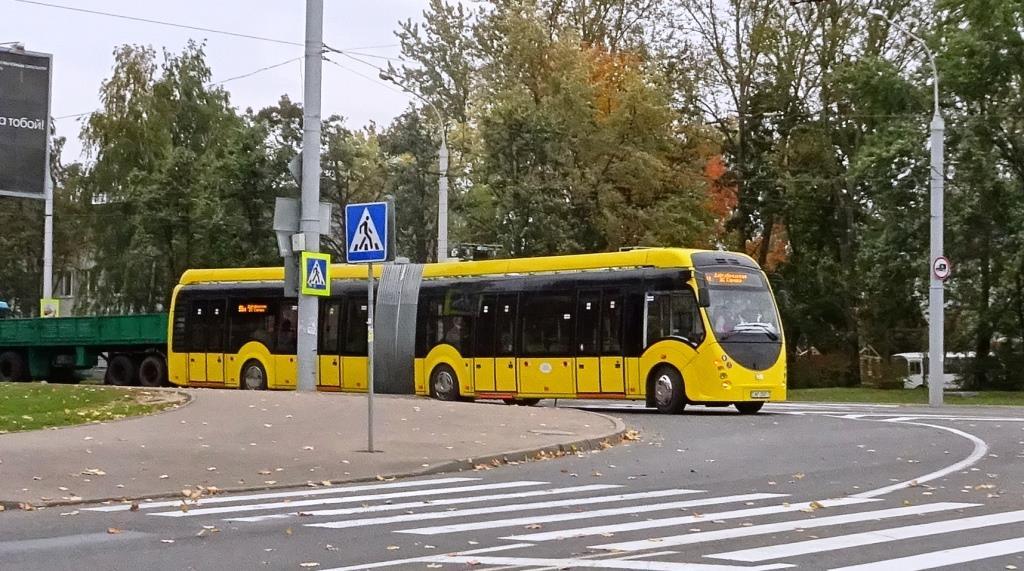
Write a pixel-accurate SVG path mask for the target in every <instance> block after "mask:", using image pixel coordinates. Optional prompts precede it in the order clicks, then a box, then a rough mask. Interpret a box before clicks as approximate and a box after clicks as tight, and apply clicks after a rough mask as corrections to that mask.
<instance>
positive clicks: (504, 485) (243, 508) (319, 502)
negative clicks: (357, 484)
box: [152, 480, 547, 517]
mask: <svg viewBox="0 0 1024 571" xmlns="http://www.w3.org/2000/svg"><path fill="white" fill-rule="evenodd" d="M544 484H547V482H536V481H532V480H523V481H516V482H498V483H495V484H478V485H474V486H461V487H456V488H436V489H430V490H410V491H406V492H388V493H386V494H367V495H362V496H342V497H340V498H320V499H315V500H300V501H284V502H272V503H265V504H243V505H240V506H223V507H219V508H205V509H204V508H200V509H190V510H188V511H181V510H173V511H169V512H157V513H155V514H152V515H158V516H164V517H194V516H200V515H211V514H222V513H231V512H252V511H260V510H273V509H278V508H302V507H306V506H323V505H334V504H348V503H352V502H367V501H372V500H390V499H395V498H409V497H416V496H436V495H449V494H457V493H460V492H478V491H482V490H504V489H508V488H524V487H527V486H542V485H544Z"/></svg>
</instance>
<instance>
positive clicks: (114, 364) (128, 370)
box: [103, 355, 139, 387]
mask: <svg viewBox="0 0 1024 571" xmlns="http://www.w3.org/2000/svg"><path fill="white" fill-rule="evenodd" d="M103 383H104V384H107V385H116V386H119V387H130V386H133V385H137V384H139V376H138V369H136V367H135V363H133V362H132V358H131V357H129V356H128V355H118V356H116V357H114V358H113V359H111V360H110V363H108V364H107V374H106V376H105V377H104V378H103Z"/></svg>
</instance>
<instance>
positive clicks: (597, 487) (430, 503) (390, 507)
mask: <svg viewBox="0 0 1024 571" xmlns="http://www.w3.org/2000/svg"><path fill="white" fill-rule="evenodd" d="M621 487H622V486H620V485H614V484H590V485H586V486H571V487H567V488H551V489H547V490H533V491H529V492H515V493H511V494H490V495H486V496H469V497H465V498H443V499H439V500H422V501H418V502H405V503H401V504H384V505H376V506H364V507H358V508H340V509H332V510H313V511H303V512H302V515H303V516H307V517H308V516H314V517H320V516H339V515H353V514H362V513H373V512H383V511H394V510H404V509H413V508H429V507H434V506H451V505H458V504H472V503H477V502H486V501H493V500H509V499H519V498H534V497H538V496H553V495H558V494H572V493H582V492H597V491H601V490H610V489H615V488H621ZM298 515H299V514H298V512H292V513H287V514H271V515H258V516H250V517H235V518H227V519H225V520H224V521H242V522H250V523H252V522H261V521H269V520H275V519H285V518H291V517H297V516H298Z"/></svg>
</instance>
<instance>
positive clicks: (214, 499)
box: [82, 478, 480, 512]
mask: <svg viewBox="0 0 1024 571" xmlns="http://www.w3.org/2000/svg"><path fill="white" fill-rule="evenodd" d="M479 480H480V478H437V479H435V480H412V481H408V482H390V483H387V484H369V485H366V486H348V487H344V486H336V487H329V488H308V489H305V490H301V491H289V492H270V493H265V494H246V495H243V496H228V495H224V496H210V497H206V498H202V499H201V500H199V503H200V504H202V505H207V504H223V503H228V502H248V501H252V500H272V499H279V498H300V497H306V496H323V495H329V494H344V493H347V492H367V491H370V490H386V489H396V488H414V487H418V486H436V485H440V484H455V483H458V482H476V481H479ZM181 502H182V500H171V501H164V502H139V508H141V509H144V510H149V509H154V508H171V507H178V506H180V505H181ZM190 505H192V506H194V507H197V506H198V504H193V503H190ZM82 509H83V510H85V511H93V512H123V511H128V510H129V509H131V505H129V504H117V505H113V506H101V507H96V508H82Z"/></svg>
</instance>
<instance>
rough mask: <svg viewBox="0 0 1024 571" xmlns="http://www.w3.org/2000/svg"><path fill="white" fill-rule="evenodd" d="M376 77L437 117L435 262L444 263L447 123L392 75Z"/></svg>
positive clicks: (445, 242) (446, 244)
mask: <svg viewBox="0 0 1024 571" xmlns="http://www.w3.org/2000/svg"><path fill="white" fill-rule="evenodd" d="M377 75H378V77H380V78H381V79H383V80H384V81H387V82H390V83H394V84H395V85H397V86H398V87H401V88H402V91H405V92H406V93H408V94H409V95H412V96H413V97H415V98H416V99H419V100H420V101H421V102H423V104H424V105H425V106H427V107H429V108H430V110H431V111H433V112H434V115H437V121H438V125H439V126H440V127H439V128H440V130H441V146H440V147H439V148H438V149H437V167H438V177H437V261H438V262H445V261H447V260H448V122H447V121H445V119H444V115H441V112H440V111H439V110H438V109H437V107H435V106H434V104H432V103H431V102H429V101H427V100H426V99H424V98H423V96H421V95H420V94H419V93H416V92H415V91H413V90H411V89H409V88H408V87H407V86H406V85H405V84H404V83H402V82H401V81H399V80H398V78H396V77H395V76H394V75H391V74H390V73H388V72H386V71H384V70H380V71H379V73H378V74H377Z"/></svg>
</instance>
